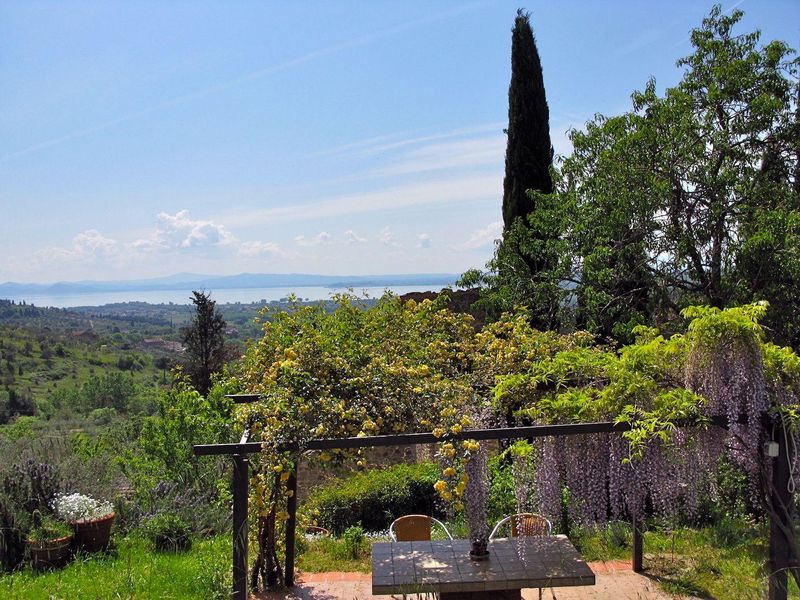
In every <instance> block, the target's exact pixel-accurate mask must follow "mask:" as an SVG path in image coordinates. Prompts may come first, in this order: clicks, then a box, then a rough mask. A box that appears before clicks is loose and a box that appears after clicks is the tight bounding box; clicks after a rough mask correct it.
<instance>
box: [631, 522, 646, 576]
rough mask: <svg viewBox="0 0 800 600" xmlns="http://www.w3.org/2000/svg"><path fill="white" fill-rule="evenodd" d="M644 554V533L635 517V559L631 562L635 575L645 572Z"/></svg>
mask: <svg viewBox="0 0 800 600" xmlns="http://www.w3.org/2000/svg"><path fill="white" fill-rule="evenodd" d="M643 554H644V539H643V538H642V531H641V529H639V521H638V519H637V518H636V517H633V559H632V561H631V563H632V564H631V566H632V567H633V571H634V572H635V573H641V572H642V571H644V565H643V562H644V561H643V559H642V557H643Z"/></svg>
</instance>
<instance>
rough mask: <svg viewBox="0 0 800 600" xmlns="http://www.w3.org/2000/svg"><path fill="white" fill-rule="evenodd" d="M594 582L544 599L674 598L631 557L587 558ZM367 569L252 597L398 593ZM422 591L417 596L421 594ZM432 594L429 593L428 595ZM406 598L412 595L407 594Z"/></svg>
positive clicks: (336, 598)
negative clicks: (376, 589) (376, 583)
mask: <svg viewBox="0 0 800 600" xmlns="http://www.w3.org/2000/svg"><path fill="white" fill-rule="evenodd" d="M589 566H590V567H591V568H592V571H594V573H595V576H596V582H597V583H596V584H595V585H593V586H587V587H574V588H566V587H562V588H556V589H555V590H551V589H546V590H544V595H543V598H545V600H674V597H673V596H671V595H669V594H667V593H666V592H664V591H661V590H660V589H659V587H658V585H657V584H656V583H655V582H654V581H652V580H650V579H648V578H647V577H645V576H644V575H639V574H638V573H634V572H633V571H632V570H631V564H630V561H622V560H612V561H606V562H590V563H589ZM371 589H372V575H370V574H369V573H339V572H336V573H301V574H299V576H298V584H297V585H296V586H295V587H294V589H292V590H284V591H278V592H269V593H262V594H257V595H253V596H251V600H340V599H341V600H370V599H375V600H392V598H402V597H401V596H399V595H398V596H373V595H372V593H371ZM424 597H425V596H424V595H422V596H420V598H424ZM429 597H432V596H429ZM522 597H523V598H524V600H538V598H539V591H538V590H536V589H525V590H523V591H522ZM408 598H415V596H409V597H408Z"/></svg>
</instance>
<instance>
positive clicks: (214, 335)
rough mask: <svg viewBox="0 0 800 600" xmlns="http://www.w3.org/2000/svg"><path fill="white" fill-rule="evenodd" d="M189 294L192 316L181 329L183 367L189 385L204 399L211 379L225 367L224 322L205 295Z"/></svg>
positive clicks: (214, 305)
mask: <svg viewBox="0 0 800 600" xmlns="http://www.w3.org/2000/svg"><path fill="white" fill-rule="evenodd" d="M192 294H193V296H194V298H192V302H193V303H194V305H195V315H194V317H192V321H191V323H190V324H189V326H188V327H186V328H185V329H184V330H183V338H182V339H183V344H184V346H185V347H186V359H185V362H184V368H185V370H186V374H187V375H188V376H189V378H190V379H191V381H192V384H193V385H194V386H195V388H196V389H197V390H198V391H199V392H200V393H201V394H202V395H203V396H205V395H207V394H208V391H209V390H210V389H211V376H212V375H213V374H214V373H219V372H220V371H222V367H223V366H224V365H225V319H224V318H223V317H222V314H221V313H220V312H219V311H218V310H217V308H216V306H217V303H216V302H215V301H214V300H211V298H210V297H209V296H208V295H207V294H205V293H204V292H192Z"/></svg>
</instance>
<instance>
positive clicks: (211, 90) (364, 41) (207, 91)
mask: <svg viewBox="0 0 800 600" xmlns="http://www.w3.org/2000/svg"><path fill="white" fill-rule="evenodd" d="M486 4H487V3H486V2H471V3H469V4H465V5H463V6H458V7H456V8H452V9H449V10H445V11H440V12H438V13H434V14H432V15H429V16H427V17H423V18H421V19H413V20H411V21H407V22H405V23H400V24H399V25H395V26H393V27H389V28H386V29H382V30H380V31H375V32H373V33H369V34H366V35H362V36H359V37H355V38H352V39H349V40H344V41H342V42H340V43H338V44H332V45H330V46H326V47H324V48H319V49H317V50H313V51H311V52H307V53H306V54H302V55H300V56H297V57H296V58H293V59H291V60H288V61H285V62H282V63H279V64H276V65H270V66H268V67H265V68H263V69H257V70H255V71H251V72H249V73H245V74H243V75H240V76H238V77H234V78H232V79H228V80H225V81H221V82H219V83H217V84H214V85H211V86H208V87H206V88H203V89H200V90H196V91H194V92H189V93H187V94H182V95H180V96H176V97H174V98H171V99H169V100H165V101H164V102H159V103H157V104H154V105H152V106H148V107H145V108H143V109H141V110H138V111H133V112H130V113H128V114H125V115H121V116H119V117H116V118H114V119H109V120H107V121H102V122H100V123H97V124H96V125H92V126H90V127H85V128H82V129H77V130H75V131H71V132H69V133H67V134H64V135H60V136H56V137H53V138H50V139H48V140H43V141H41V142H39V143H36V144H33V145H31V146H28V147H27V148H22V149H20V150H17V151H16V152H12V153H10V154H7V155H5V156H3V157H0V163H3V162H7V161H9V160H12V159H14V158H18V157H21V156H25V155H27V154H32V153H34V152H38V151H40V150H44V149H47V148H52V147H54V146H58V145H60V144H63V143H65V142H68V141H71V140H75V139H79V138H82V137H86V136H88V135H92V134H94V133H99V132H101V131H104V130H106V129H110V128H112V127H114V126H116V125H121V124H122V123H126V122H128V121H133V120H135V119H139V118H142V117H145V116H147V115H150V114H152V113H156V112H159V111H162V110H166V109H168V108H173V107H175V106H180V105H182V104H185V103H187V102H191V101H193V100H199V99H201V98H204V97H206V96H209V95H211V94H217V93H220V92H224V91H226V90H228V89H231V88H233V87H236V86H240V85H243V84H246V83H249V82H252V81H256V80H259V79H263V78H265V77H269V76H271V75H276V74H278V73H282V72H284V71H289V70H291V69H293V68H295V67H299V66H301V65H303V64H306V63H310V62H313V61H315V60H319V59H321V58H325V57H327V56H332V55H334V54H338V53H340V52H342V51H344V50H349V49H351V48H357V47H360V46H366V45H368V44H371V43H373V42H375V41H377V40H380V39H382V38H386V37H390V36H392V35H396V34H398V33H402V32H405V31H409V30H412V29H416V28H418V27H422V26H425V25H428V24H430V23H434V22H436V21H440V20H442V19H447V18H451V17H454V16H456V15H458V14H462V13H466V12H470V11H472V10H475V9H478V8H480V7H481V6H484V5H486Z"/></svg>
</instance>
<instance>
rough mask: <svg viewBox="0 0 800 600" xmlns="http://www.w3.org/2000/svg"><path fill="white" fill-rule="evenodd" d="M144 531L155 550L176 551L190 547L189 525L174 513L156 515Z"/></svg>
mask: <svg viewBox="0 0 800 600" xmlns="http://www.w3.org/2000/svg"><path fill="white" fill-rule="evenodd" d="M145 531H146V532H147V537H148V538H149V539H150V541H151V542H152V543H153V546H154V547H155V549H156V550H163V551H171V552H177V551H181V550H188V549H189V548H191V547H192V538H191V537H190V529H189V525H188V524H187V523H186V521H184V520H183V519H182V518H181V517H180V516H178V515H177V514H175V513H169V512H166V513H161V514H159V515H156V516H155V517H153V518H152V519H150V521H149V522H148V523H147V526H146V528H145Z"/></svg>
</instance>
